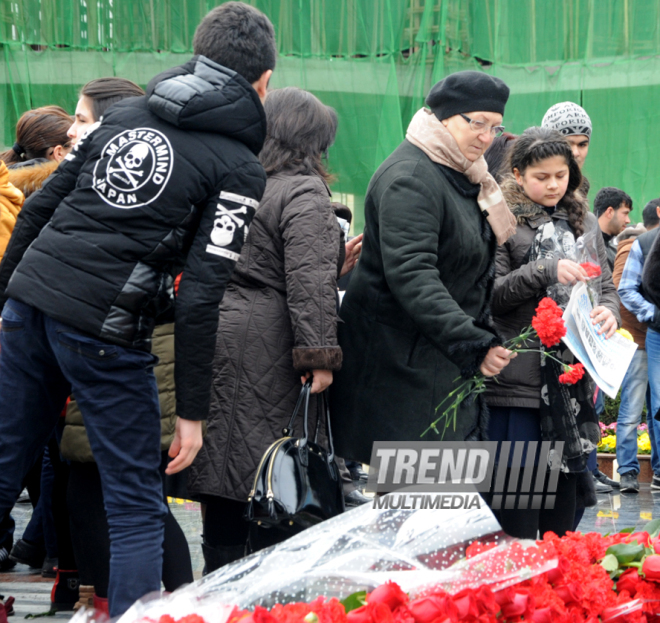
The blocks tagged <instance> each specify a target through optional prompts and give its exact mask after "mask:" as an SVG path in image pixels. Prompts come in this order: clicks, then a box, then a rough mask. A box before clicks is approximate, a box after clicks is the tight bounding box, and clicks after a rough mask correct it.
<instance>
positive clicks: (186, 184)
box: [0, 56, 266, 420]
mask: <svg viewBox="0 0 660 623" xmlns="http://www.w3.org/2000/svg"><path fill="white" fill-rule="evenodd" d="M265 133H266V118H265V114H264V110H263V107H262V105H261V102H260V101H259V98H258V96H257V93H256V92H255V91H254V89H253V88H252V86H251V85H250V84H249V83H248V82H246V81H245V80H244V79H243V78H242V77H241V76H239V75H238V74H236V73H235V72H233V71H231V70H228V69H226V68H224V67H221V66H220V65H217V64H216V63H213V62H212V61H210V60H208V59H206V58H205V57H202V56H196V57H193V59H192V60H190V61H189V62H188V63H186V64H185V65H182V66H180V67H175V68H173V69H170V70H168V71H166V72H164V73H162V74H160V75H159V76H157V77H156V78H154V79H153V80H152V81H151V83H150V84H149V87H148V89H147V95H146V96H145V97H140V98H131V99H128V100H124V101H122V102H120V103H119V104H116V105H115V106H113V107H112V108H110V110H109V111H107V113H106V115H105V117H104V118H103V122H102V123H101V124H100V125H99V126H98V127H97V128H96V129H95V130H94V131H93V132H91V133H90V134H89V135H88V136H87V138H86V139H83V140H82V141H81V142H80V143H78V145H77V146H76V148H75V150H74V152H72V154H70V155H69V156H68V157H67V160H68V161H66V162H64V163H62V165H60V167H59V168H58V170H57V174H56V175H54V176H53V177H52V178H51V179H50V181H49V182H48V183H47V184H45V185H44V187H43V189H42V192H40V193H38V194H37V195H35V196H34V198H32V199H31V202H29V203H26V205H25V207H24V209H23V211H22V212H21V219H20V222H18V223H17V225H16V228H15V231H14V236H13V238H12V241H11V243H10V246H9V249H8V251H7V254H8V255H10V258H8V259H7V260H6V261H7V262H9V263H8V264H7V266H5V265H4V264H5V262H3V269H5V268H6V271H5V272H4V276H5V277H6V272H11V262H16V259H17V258H18V259H20V257H21V256H22V254H23V250H24V249H25V248H26V247H27V246H28V245H29V244H30V243H31V242H32V240H33V239H34V238H35V237H37V234H38V238H36V240H34V242H33V243H32V245H31V246H30V248H29V249H28V250H27V251H25V255H24V256H23V258H22V260H20V264H18V266H17V268H16V270H15V271H13V275H12V276H11V281H10V282H9V286H8V287H7V295H8V296H10V297H12V298H15V299H18V300H20V301H22V302H24V303H27V304H29V305H32V306H33V307H36V308H37V309H40V310H41V311H42V312H44V313H45V314H47V315H48V316H50V317H52V318H54V319H56V320H59V321H60V322H63V323H65V324H68V325H71V326H73V327H75V328H77V329H78V330H81V331H84V332H87V333H89V334H91V335H94V336H97V337H99V338H100V339H102V340H107V341H108V342H114V343H117V344H120V345H123V346H127V347H132V348H139V349H148V348H149V346H150V339H151V333H152V331H153V327H154V318H155V317H156V315H157V314H158V313H160V312H162V311H163V310H164V309H165V308H167V307H168V306H170V305H172V304H173V289H172V284H173V276H174V274H175V271H176V270H177V269H179V268H180V267H181V266H182V265H185V267H184V271H183V273H184V275H183V279H182V280H181V284H180V287H179V294H178V297H177V301H176V385H177V413H178V415H179V416H181V417H184V418H186V419H191V420H198V419H204V418H206V416H207V414H208V404H209V390H210V386H211V361H212V358H213V346H214V343H215V330H216V327H217V309H218V304H219V302H220V300H221V299H222V295H223V293H224V289H225V285H226V283H227V281H228V279H229V276H230V275H231V272H232V271H233V269H234V265H235V262H236V260H237V259H238V258H239V254H240V251H241V247H242V245H243V241H244V239H245V235H246V233H247V228H248V226H249V224H250V222H251V220H252V217H253V215H254V211H255V209H256V207H257V205H258V202H259V200H260V199H261V196H262V194H263V191H264V188H265V184H266V175H265V172H264V170H263V168H262V167H261V165H260V164H259V161H258V160H257V157H256V154H258V153H259V151H260V149H261V146H262V144H263V140H264V137H265ZM56 208H57V209H56ZM44 226H45V227H44ZM42 227H43V229H42ZM39 232H41V233H39ZM1 285H2V284H1V283H0V287H1Z"/></svg>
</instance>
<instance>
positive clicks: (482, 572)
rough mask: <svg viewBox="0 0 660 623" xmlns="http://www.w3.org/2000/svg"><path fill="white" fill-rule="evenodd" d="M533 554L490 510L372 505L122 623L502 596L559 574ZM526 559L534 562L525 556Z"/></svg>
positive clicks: (134, 611)
mask: <svg viewBox="0 0 660 623" xmlns="http://www.w3.org/2000/svg"><path fill="white" fill-rule="evenodd" d="M479 543H483V544H488V547H486V546H484V548H483V549H484V551H483V552H481V553H477V555H475V556H473V557H471V558H470V559H468V560H465V553H466V549H467V547H468V546H471V547H472V548H474V547H475V544H476V547H479ZM534 545H535V543H534V542H533V541H518V540H515V539H511V538H509V537H507V536H505V535H504V534H503V533H502V531H501V528H500V526H499V524H498V523H497V520H496V519H495V517H494V516H493V514H492V513H491V511H490V509H488V508H487V507H486V506H485V504H483V507H482V508H480V509H472V510H426V509H425V510H386V509H375V508H372V507H371V505H370V504H367V505H364V506H361V507H359V508H356V509H354V510H351V511H349V512H347V513H344V514H343V515H340V516H339V517H335V518H333V519H331V520H328V521H326V522H324V523H322V524H319V525H317V526H315V527H313V528H310V529H308V530H306V531H304V532H302V533H301V534H299V535H297V536H295V537H293V538H291V539H289V540H287V541H285V542H283V543H281V544H279V545H276V546H274V547H271V548H268V549H266V550H263V551H260V552H257V553H255V554H253V555H251V556H249V557H247V558H244V559H242V560H240V561H237V562H235V563H232V564H230V565H227V566H225V567H222V568H221V569H219V570H218V571H216V572H214V573H212V574H210V575H207V576H206V577H204V578H202V579H201V580H199V581H197V582H195V583H194V584H191V585H189V586H187V587H184V588H182V589H179V590H178V591H176V592H174V593H172V594H171V595H167V596H163V597H159V596H156V597H155V598H153V597H152V598H151V599H144V600H141V601H140V602H138V603H136V604H135V605H134V606H133V607H132V608H131V609H130V610H129V611H128V612H126V613H125V614H124V615H123V616H122V617H121V619H120V623H135V622H137V621H143V622H145V623H146V622H147V621H158V620H159V619H160V617H161V616H163V615H169V616H171V617H173V618H174V619H175V620H177V619H180V618H182V617H185V616H188V615H192V614H196V615H200V616H202V617H203V618H204V620H205V621H206V623H224V622H225V621H226V620H227V619H228V617H229V616H230V614H231V612H232V608H233V607H234V606H237V607H238V608H241V609H252V608H254V607H255V606H263V607H266V608H271V607H273V606H274V605H275V604H278V603H290V602H311V601H312V600H314V599H315V598H316V597H319V596H324V597H326V598H332V597H337V598H339V599H344V598H346V597H347V596H348V595H351V594H353V593H356V592H358V591H367V592H369V591H372V590H373V589H375V588H376V587H377V586H380V585H382V584H383V583H385V582H387V581H389V580H392V581H394V582H396V583H397V584H398V585H399V586H400V587H401V588H402V589H403V590H404V591H405V592H407V593H409V594H410V596H411V598H412V597H414V596H422V595H424V594H425V592H427V591H429V590H432V588H433V587H438V588H442V589H444V590H447V591H451V592H456V591H459V590H462V589H463V588H469V587H475V588H476V587H478V586H482V585H484V584H487V585H489V586H491V587H492V588H493V590H498V589H501V588H504V587H506V586H510V585H513V584H516V583H518V582H520V581H522V580H524V579H527V578H529V577H532V576H535V575H538V574H540V573H544V572H546V571H548V570H549V569H551V568H553V567H554V566H555V565H556V560H551V559H547V558H544V557H542V556H538V553H537V552H538V548H536V547H534ZM528 550H529V552H532V551H533V552H534V554H532V555H527V554H526V552H527V551H528ZM473 551H474V549H473ZM459 561H460V562H459ZM85 616H86V615H84V614H78V615H77V616H76V617H75V618H74V619H73V621H74V622H76V623H93V620H90V618H89V615H87V618H85Z"/></svg>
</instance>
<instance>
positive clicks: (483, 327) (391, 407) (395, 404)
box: [331, 71, 515, 462]
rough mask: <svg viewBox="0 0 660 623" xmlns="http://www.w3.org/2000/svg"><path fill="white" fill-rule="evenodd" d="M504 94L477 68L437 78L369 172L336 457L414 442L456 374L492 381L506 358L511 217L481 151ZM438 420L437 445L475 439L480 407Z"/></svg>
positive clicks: (365, 456) (364, 456)
mask: <svg viewBox="0 0 660 623" xmlns="http://www.w3.org/2000/svg"><path fill="white" fill-rule="evenodd" d="M508 97H509V89H508V87H507V86H506V84H504V82H502V80H500V79H498V78H495V77H492V76H489V75H487V74H484V73H481V72H476V71H463V72H459V73H455V74H452V75H450V76H448V77H447V78H445V79H444V80H441V81H440V82H438V83H437V84H436V85H435V86H434V87H433V88H432V89H431V91H430V93H429V95H428V97H427V99H426V103H427V105H428V106H429V108H430V110H429V109H427V108H422V109H421V110H419V111H418V112H417V113H416V114H415V116H414V117H413V119H412V121H411V123H410V126H409V127H408V131H407V133H406V138H405V140H404V141H403V142H402V143H401V145H399V147H397V149H396V150H395V151H394V152H393V153H392V154H391V155H390V156H389V157H388V158H387V160H385V162H384V163H383V164H382V165H381V166H380V167H379V169H378V170H377V171H376V173H375V175H374V176H373V178H372V179H371V182H370V184H369V189H368V191H367V197H366V201H365V231H364V241H363V248H362V256H361V259H360V261H359V262H358V265H357V268H356V269H355V271H354V274H353V277H352V280H351V282H350V285H349V287H348V290H347V292H346V295H345V297H344V300H343V303H342V308H341V312H340V316H341V319H342V320H343V322H342V323H340V325H339V343H340V346H341V347H342V350H343V354H344V362H343V367H342V369H341V371H340V372H336V373H335V383H334V384H333V386H332V392H331V393H332V417H333V424H334V426H333V428H334V431H335V437H336V446H335V447H336V449H337V453H338V454H340V455H341V456H344V457H346V458H350V459H355V460H359V461H363V462H369V460H370V457H371V449H372V444H373V442H374V441H375V440H380V441H405V440H409V441H412V440H419V438H420V434H421V433H422V432H423V431H424V430H425V429H426V428H427V427H428V426H429V425H430V424H431V423H432V422H433V421H434V420H435V419H436V418H437V417H438V414H436V407H437V406H438V405H439V404H440V403H441V402H442V401H443V400H444V399H445V398H446V397H447V395H448V394H449V392H450V391H451V390H452V389H453V388H455V387H456V384H455V380H456V379H457V378H458V377H462V378H464V379H467V378H470V377H471V376H473V375H474V374H475V373H477V372H479V371H481V372H482V373H483V374H484V375H486V376H494V375H496V374H498V373H499V372H500V371H501V370H502V369H503V368H504V366H506V365H507V364H508V362H509V357H510V356H511V353H510V352H509V351H508V350H506V349H504V348H503V347H501V346H500V344H501V341H500V339H499V338H498V336H497V334H496V332H495V330H494V329H493V327H492V325H491V322H490V317H489V316H490V314H489V309H488V299H489V296H490V291H491V288H492V284H493V277H494V257H495V250H496V247H497V245H498V244H503V243H504V242H505V240H506V239H507V238H508V237H509V236H511V235H512V234H513V233H514V231H515V219H514V218H513V216H512V214H511V212H510V211H509V209H508V207H507V205H506V203H505V202H504V199H503V198H502V194H501V192H500V189H499V187H498V185H497V183H496V182H495V180H494V179H493V178H492V176H491V175H490V174H489V173H488V166H487V164H486V162H485V160H484V157H483V154H484V152H485V151H486V149H487V148H488V146H489V145H490V144H491V142H492V140H493V138H494V137H495V136H497V135H499V134H500V133H501V132H502V131H503V127H502V125H501V124H502V115H503V113H504V107H505V104H506V102H507V99H508ZM439 426H440V430H441V431H442V433H443V439H444V440H445V441H456V440H480V439H483V438H485V433H486V430H487V409H486V406H485V404H484V403H483V401H482V400H481V399H479V400H477V401H465V402H464V403H463V404H462V405H461V407H460V408H459V410H458V414H457V417H456V421H455V426H454V423H453V422H452V423H451V425H450V426H449V427H448V428H446V429H444V424H442V423H441V424H440V425H439ZM438 439H439V438H438Z"/></svg>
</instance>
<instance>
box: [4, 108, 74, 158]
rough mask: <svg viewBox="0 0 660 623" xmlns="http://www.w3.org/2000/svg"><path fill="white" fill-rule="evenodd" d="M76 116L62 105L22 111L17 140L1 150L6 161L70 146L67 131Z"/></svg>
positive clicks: (44, 155)
mask: <svg viewBox="0 0 660 623" xmlns="http://www.w3.org/2000/svg"><path fill="white" fill-rule="evenodd" d="M72 123H73V119H72V118H71V117H70V116H69V115H68V114H67V113H66V111H65V110H64V109H63V108H60V107H59V106H43V107H42V108H35V109H34V110H28V111H27V112H25V113H23V114H22V115H21V117H20V119H19V120H18V123H17V124H16V143H15V144H14V146H13V147H12V148H11V149H8V150H7V151H5V152H3V153H1V154H0V160H2V161H4V162H5V163H6V164H16V163H18V162H25V161H27V160H32V159H34V158H45V157H46V153H47V152H48V150H49V149H50V148H51V147H56V146H57V145H62V147H69V146H70V145H71V139H70V138H69V137H68V136H67V132H68V131H69V128H70V127H71V124H72Z"/></svg>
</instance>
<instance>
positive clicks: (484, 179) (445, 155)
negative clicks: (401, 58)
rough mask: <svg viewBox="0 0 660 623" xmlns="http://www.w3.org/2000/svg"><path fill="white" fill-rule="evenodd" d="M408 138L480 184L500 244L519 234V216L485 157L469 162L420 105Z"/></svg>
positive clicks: (483, 207) (480, 199)
mask: <svg viewBox="0 0 660 623" xmlns="http://www.w3.org/2000/svg"><path fill="white" fill-rule="evenodd" d="M406 138H407V139H408V140H409V141H410V142H411V143H412V144H413V145H415V146H416V147H419V148H420V149H421V150H422V151H423V152H424V153H425V154H426V155H427V156H428V157H429V158H430V159H431V160H433V162H437V163H439V164H443V165H445V166H447V167H450V168H452V169H454V170H455V171H458V172H459V173H462V174H463V175H465V177H467V178H468V179H469V180H470V181H471V182H472V183H473V184H481V190H480V191H479V196H478V197H477V203H478V204H479V207H480V208H481V211H482V212H483V213H484V215H485V216H486V218H487V219H488V222H489V223H490V226H491V227H492V229H493V233H494V234H495V237H496V238H497V244H500V245H502V244H504V243H505V242H506V241H507V240H508V239H509V238H510V237H511V236H513V234H515V233H516V219H515V217H514V216H513V214H512V213H511V210H509V206H508V205H507V204H506V201H505V200H504V197H503V196H502V191H501V190H500V187H499V186H498V185H497V182H496V181H495V178H494V177H493V176H492V175H491V174H490V173H489V172H488V165H487V164H486V160H485V158H484V157H483V156H480V157H479V158H478V159H477V160H475V161H474V162H470V161H469V160H468V159H467V158H466V157H465V156H464V155H463V154H462V153H461V150H460V149H459V148H458V144H457V143H456V140H455V139H454V137H453V136H452V135H451V134H450V132H449V130H448V129H447V128H445V126H444V125H442V122H440V121H439V120H438V118H437V117H436V116H435V115H434V114H433V113H432V112H431V111H430V110H428V109H427V108H421V109H420V110H418V111H417V113H416V114H415V116H414V117H413V118H412V121H411V122H410V125H409V126H408V131H407V132H406Z"/></svg>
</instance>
